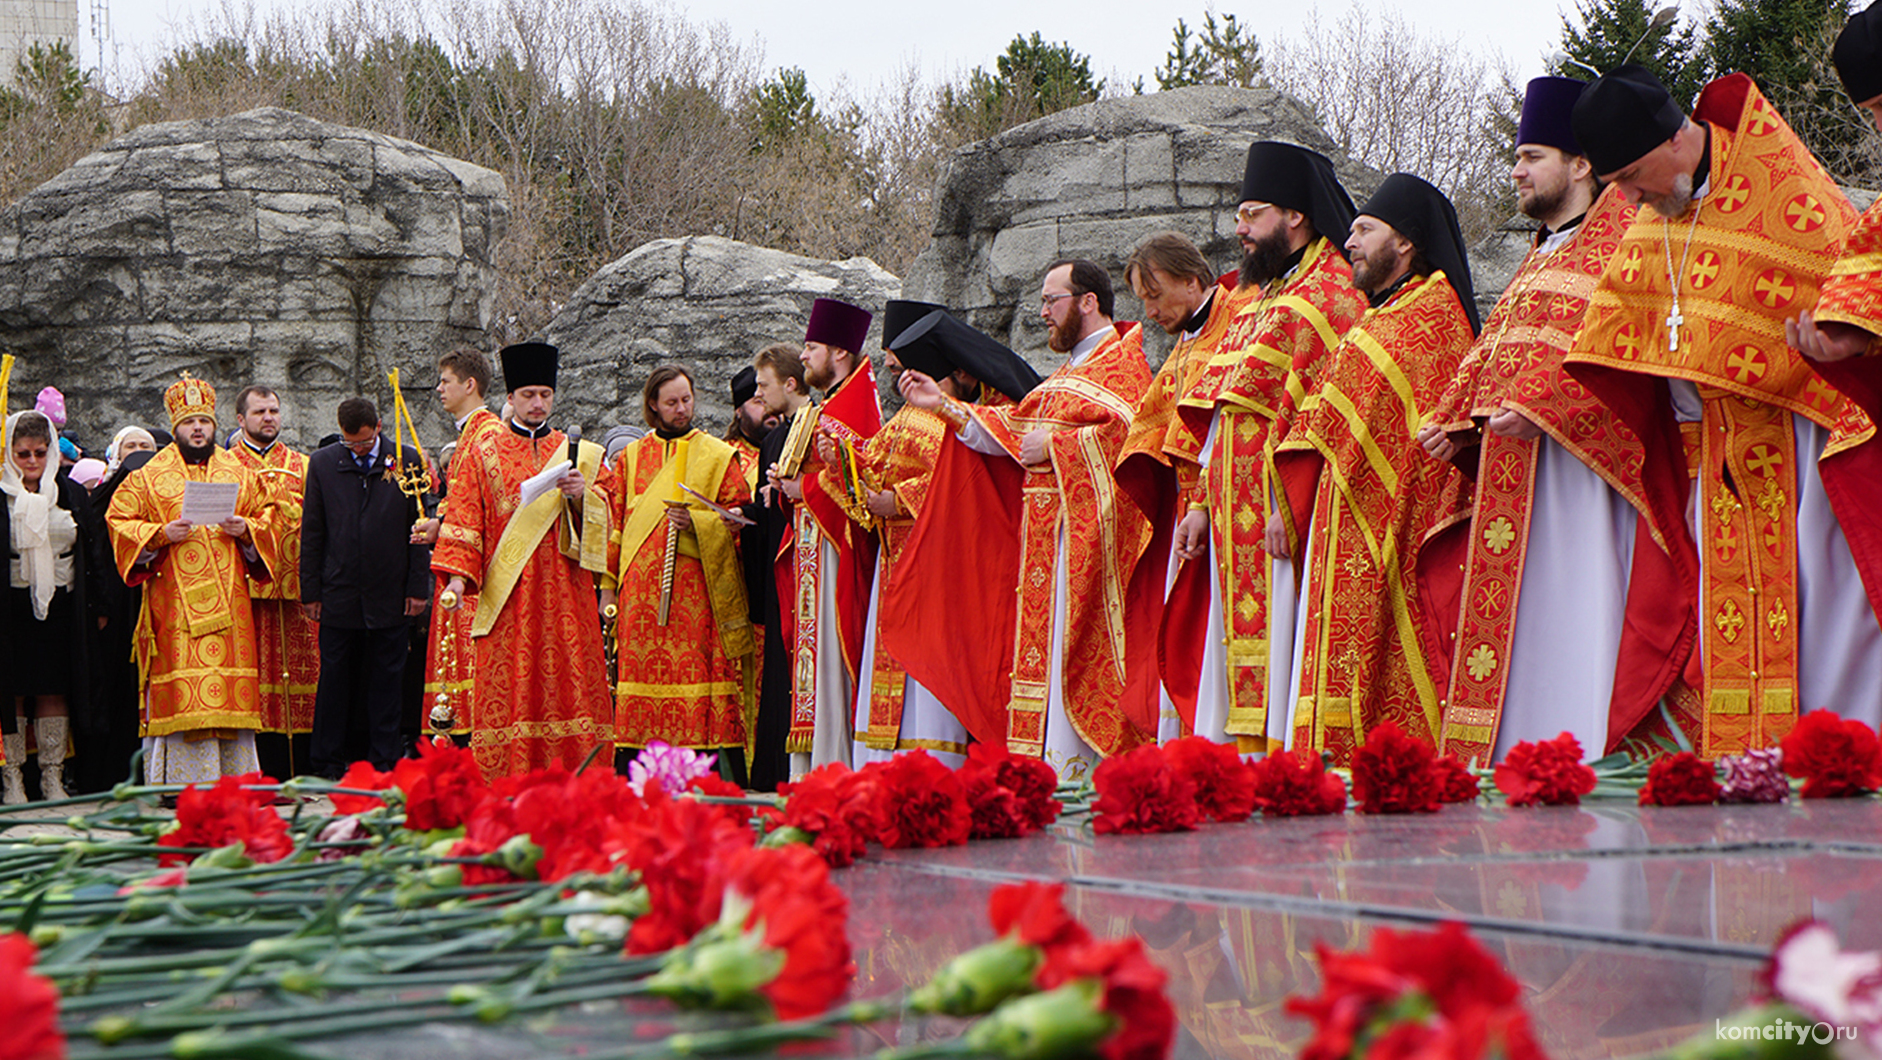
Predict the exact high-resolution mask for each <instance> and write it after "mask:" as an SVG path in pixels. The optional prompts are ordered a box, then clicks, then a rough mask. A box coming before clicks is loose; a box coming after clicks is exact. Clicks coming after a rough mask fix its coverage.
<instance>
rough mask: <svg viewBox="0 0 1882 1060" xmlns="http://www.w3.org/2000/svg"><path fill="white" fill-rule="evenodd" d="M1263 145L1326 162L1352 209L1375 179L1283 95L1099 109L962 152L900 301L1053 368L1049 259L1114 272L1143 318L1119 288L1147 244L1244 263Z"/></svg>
mask: <svg viewBox="0 0 1882 1060" xmlns="http://www.w3.org/2000/svg"><path fill="white" fill-rule="evenodd" d="M1255 140H1288V141H1291V142H1294V143H1298V144H1301V145H1303V146H1306V147H1309V148H1312V149H1313V150H1316V151H1320V152H1322V153H1324V154H1326V155H1327V156H1328V157H1330V158H1332V159H1333V160H1334V163H1335V165H1336V166H1337V168H1338V170H1339V173H1340V177H1341V179H1342V180H1343V181H1344V182H1345V184H1346V187H1347V190H1348V191H1349V192H1350V193H1351V194H1352V196H1353V198H1354V200H1355V201H1356V202H1357V201H1364V199H1365V197H1366V196H1367V195H1368V194H1369V193H1370V192H1371V190H1372V189H1373V188H1374V187H1375V186H1377V184H1378V182H1379V180H1380V179H1381V175H1380V174H1378V173H1375V172H1373V171H1372V170H1370V169H1367V168H1366V167H1364V166H1362V165H1359V164H1358V163H1355V162H1352V161H1349V160H1347V159H1346V158H1345V157H1344V156H1343V155H1342V154H1341V153H1340V151H1339V149H1338V148H1337V147H1335V146H1334V144H1333V143H1332V141H1331V140H1329V139H1328V138H1327V137H1326V135H1325V134H1324V133H1322V132H1321V131H1320V128H1319V126H1318V125H1316V124H1315V123H1314V119H1313V116H1312V114H1311V113H1310V112H1309V111H1308V110H1307V108H1306V107H1304V106H1303V105H1302V104H1300V103H1299V102H1298V101H1296V100H1294V99H1293V98H1291V97H1289V96H1286V95H1283V94H1281V93H1278V92H1274V91H1270V90H1266V89H1239V88H1222V87H1216V86H1203V87H1196V88H1184V89H1178V90H1176V91H1172V92H1158V93H1155V94H1152V95H1144V96H1125V97H1121V98H1118V99H1106V100H1100V101H1098V102H1096V103H1091V104H1087V105H1085V106H1082V107H1074V108H1072V109H1071V110H1065V111H1060V112H1058V113H1057V114H1051V115H1048V116H1046V117H1044V118H1041V119H1039V120H1038V121H1034V122H1029V123H1027V124H1025V125H1021V126H1018V127H1016V128H1012V129H1008V130H1007V131H1005V132H1003V133H1001V134H1000V135H998V136H996V137H993V138H992V139H990V140H983V141H981V142H979V143H975V144H969V145H968V146H966V147H963V148H961V149H960V150H959V151H956V152H955V153H954V155H953V157H952V158H950V159H949V160H948V161H947V163H946V165H945V166H944V167H943V170H942V174H941V177H940V180H939V183H938V186H937V190H936V193H935V198H936V207H935V226H934V239H933V241H932V242H931V243H929V245H928V247H927V249H926V250H924V251H923V252H922V253H921V255H920V256H919V257H918V258H916V259H915V262H914V264H912V265H911V266H910V267H909V270H908V275H907V276H906V277H905V278H904V290H905V291H906V292H907V296H908V297H910V298H917V299H921V300H923V301H930V302H939V303H943V304H945V305H948V306H950V307H953V308H955V309H956V310H960V311H964V312H965V314H966V319H968V320H969V321H970V322H971V323H973V324H974V325H975V326H977V327H979V328H980V329H982V330H983V331H986V332H987V333H989V334H991V335H994V336H995V337H998V338H1000V339H1001V340H1002V341H1004V342H1006V343H1007V344H1008V345H1009V346H1011V347H1013V348H1014V349H1015V350H1018V351H1019V352H1020V353H1022V354H1024V355H1026V356H1028V357H1034V358H1038V359H1039V360H1041V361H1048V360H1049V359H1050V355H1048V354H1046V353H1045V326H1044V322H1043V321H1042V320H1041V319H1040V318H1039V313H1038V298H1039V279H1040V274H1041V272H1042V271H1043V270H1044V267H1045V266H1046V265H1047V264H1048V263H1050V262H1051V261H1052V260H1054V259H1055V258H1062V257H1084V258H1090V259H1092V260H1094V261H1096V262H1098V263H1099V264H1102V265H1105V266H1107V267H1108V268H1109V269H1110V270H1111V275H1112V281H1113V283H1114V284H1116V285H1117V286H1118V290H1119V298H1118V306H1117V310H1118V314H1119V315H1120V316H1122V317H1128V318H1132V319H1141V318H1142V306H1141V305H1140V304H1139V303H1138V302H1137V300H1136V299H1135V298H1132V297H1131V296H1130V291H1129V289H1128V288H1127V287H1125V286H1124V262H1125V259H1127V258H1128V257H1129V256H1130V252H1131V248H1132V247H1134V246H1135V245H1136V244H1137V242H1138V241H1139V240H1141V239H1142V238H1143V237H1144V236H1147V235H1149V234H1150V233H1152V232H1155V231H1158V230H1160V229H1175V230H1177V231H1179V232H1182V233H1184V234H1185V235H1188V236H1189V237H1190V238H1191V239H1193V240H1195V241H1196V243H1197V245H1198V246H1200V247H1201V248H1202V251H1203V254H1204V256H1206V257H1207V258H1208V259H1209V261H1210V263H1211V264H1212V265H1214V266H1215V267H1216V268H1217V269H1219V270H1220V271H1223V272H1227V271H1229V270H1230V269H1233V268H1235V267H1236V266H1237V265H1238V264H1239V263H1240V259H1241V250H1240V247H1239V246H1238V245H1237V243H1236V241H1235V208H1236V206H1237V205H1238V204H1239V203H1240V201H1241V184H1242V167H1243V162H1244V159H1245V158H1246V156H1247V152H1248V145H1249V144H1250V143H1252V142H1254V141H1255ZM1150 330H1151V331H1152V332H1155V331H1156V329H1155V328H1154V327H1153V328H1151V329H1150ZM1147 338H1150V339H1154V340H1157V341H1155V342H1152V346H1153V349H1167V348H1168V343H1167V341H1163V340H1162V337H1161V335H1152V336H1147ZM1159 342H1160V343H1161V346H1158V343H1159ZM1151 359H1152V361H1153V362H1155V361H1159V360H1161V354H1160V353H1155V354H1153V355H1152V358H1151Z"/></svg>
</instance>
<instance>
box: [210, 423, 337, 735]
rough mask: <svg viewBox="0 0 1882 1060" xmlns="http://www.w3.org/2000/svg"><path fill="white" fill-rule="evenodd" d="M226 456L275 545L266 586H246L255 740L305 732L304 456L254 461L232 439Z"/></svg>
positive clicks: (312, 656) (313, 655) (308, 659)
mask: <svg viewBox="0 0 1882 1060" xmlns="http://www.w3.org/2000/svg"><path fill="white" fill-rule="evenodd" d="M229 454H230V455H231V456H234V457H235V459H237V460H238V461H240V462H241V464H242V466H243V467H246V468H248V470H249V471H250V472H251V473H252V474H253V475H254V476H255V481H256V482H257V483H259V484H260V485H261V492H262V496H263V497H265V498H267V503H268V507H269V509H270V512H271V514H270V517H269V522H270V525H272V526H273V527H274V531H275V540H276V541H277V542H278V551H279V562H278V563H277V564H276V567H277V568H278V569H277V570H276V572H275V577H274V579H273V580H272V581H266V582H258V581H255V580H254V579H252V578H251V579H249V583H248V595H249V596H250V597H251V598H252V599H253V601H254V609H255V638H256V647H257V650H258V652H259V662H258V666H259V668H260V673H261V728H262V731H263V732H285V733H296V732H312V731H313V729H314V691H315V689H316V688H318V687H319V685H320V644H319V635H320V631H319V630H318V628H316V627H315V626H314V624H313V623H312V622H309V621H307V616H306V615H305V614H304V613H302V611H301V604H300V600H301V498H302V496H303V495H305V493H306V491H307V456H306V454H304V453H297V452H295V451H294V450H292V449H289V448H288V447H287V445H286V444H285V443H282V442H276V443H275V444H274V445H272V446H269V447H268V451H267V452H266V453H257V452H255V451H254V450H253V449H250V448H249V447H248V446H247V445H245V444H243V442H242V440H241V439H240V438H237V439H236V441H235V444H234V445H231V446H230V447H229Z"/></svg>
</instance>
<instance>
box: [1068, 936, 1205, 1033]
mask: <svg viewBox="0 0 1882 1060" xmlns="http://www.w3.org/2000/svg"><path fill="white" fill-rule="evenodd" d="M1086 978H1095V979H1098V980H1100V981H1102V982H1103V984H1104V992H1103V994H1102V995H1101V999H1100V1001H1099V1003H1098V1009H1099V1011H1101V1012H1104V1013H1106V1014H1107V1015H1109V1016H1111V1017H1112V1018H1113V1019H1115V1020H1116V1021H1117V1029H1116V1030H1114V1031H1112V1032H1111V1034H1110V1036H1109V1037H1107V1038H1105V1039H1104V1040H1103V1041H1101V1042H1099V1043H1098V1055H1099V1056H1101V1057H1103V1058H1104V1060H1163V1058H1164V1057H1167V1056H1169V1055H1170V1049H1171V1047H1172V1046H1173V1045H1174V1044H1175V1042H1176V1009H1175V1008H1174V1007H1173V1006H1171V1004H1170V999H1169V998H1168V997H1166V996H1165V995H1164V989H1163V988H1164V986H1165V984H1166V983H1168V982H1169V975H1168V974H1167V973H1165V972H1164V970H1163V969H1161V968H1159V967H1157V966H1156V965H1155V964H1154V963H1152V962H1151V960H1150V958H1149V956H1148V955H1146V954H1145V953H1144V944H1143V940H1142V939H1139V938H1137V937H1136V936H1134V935H1129V936H1125V937H1124V938H1121V939H1094V940H1092V941H1089V942H1084V943H1081V944H1079V945H1075V946H1068V947H1065V948H1063V949H1060V950H1057V951H1048V952H1047V954H1046V963H1045V964H1044V965H1043V966H1042V967H1041V968H1040V969H1039V977H1038V982H1039V986H1040V988H1041V989H1043V990H1051V989H1053V988H1055V987H1058V986H1062V985H1063V984H1065V983H1068V982H1071V981H1072V980H1074V979H1086Z"/></svg>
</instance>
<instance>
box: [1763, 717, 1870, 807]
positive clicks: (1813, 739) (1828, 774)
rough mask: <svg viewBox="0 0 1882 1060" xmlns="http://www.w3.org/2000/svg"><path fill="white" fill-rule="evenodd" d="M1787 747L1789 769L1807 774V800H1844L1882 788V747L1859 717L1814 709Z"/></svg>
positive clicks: (1789, 738) (1792, 733) (1800, 722)
mask: <svg viewBox="0 0 1882 1060" xmlns="http://www.w3.org/2000/svg"><path fill="white" fill-rule="evenodd" d="M1782 746H1783V748H1784V772H1786V773H1788V774H1790V775H1791V776H1793V777H1802V778H1803V781H1804V790H1803V797H1804V798H1806V799H1843V798H1849V797H1851V796H1855V795H1866V794H1868V793H1869V792H1871V791H1875V790H1876V789H1877V788H1882V746H1878V743H1877V740H1876V734H1875V733H1874V732H1871V731H1870V729H1869V727H1868V726H1867V725H1864V724H1863V723H1862V722H1860V721H1857V720H1856V719H1854V718H1841V717H1838V716H1837V715H1836V714H1834V713H1832V712H1830V711H1827V710H1813V711H1811V712H1810V713H1808V714H1805V715H1804V716H1803V717H1801V718H1799V719H1797V727H1796V728H1794V729H1792V730H1791V731H1790V735H1788V736H1786V737H1784V743H1783V745H1782Z"/></svg>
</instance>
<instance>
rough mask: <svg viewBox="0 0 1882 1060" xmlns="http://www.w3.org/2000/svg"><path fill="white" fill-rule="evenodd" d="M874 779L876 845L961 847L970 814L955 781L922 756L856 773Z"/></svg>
mask: <svg viewBox="0 0 1882 1060" xmlns="http://www.w3.org/2000/svg"><path fill="white" fill-rule="evenodd" d="M862 772H864V773H865V774H872V775H873V776H874V778H875V781H876V784H877V789H876V796H877V799H876V806H877V809H878V811H879V812H880V814H881V829H882V831H881V838H882V845H883V846H885V847H888V848H890V849H891V850H894V849H898V848H902V847H949V846H959V845H961V844H962V843H965V842H967V837H968V835H969V834H971V833H972V831H973V810H972V808H971V807H969V806H968V804H967V791H966V789H965V788H964V787H963V786H962V785H961V778H959V777H957V776H955V775H954V771H953V770H952V769H949V768H948V767H947V766H944V765H942V764H941V763H940V762H939V761H938V760H936V759H935V757H934V756H933V755H931V754H929V753H928V752H926V751H911V752H909V753H908V754H901V755H896V756H895V757H894V758H891V759H889V760H888V761H887V762H872V763H870V764H869V765H868V766H865V767H864V768H863V770H862Z"/></svg>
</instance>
